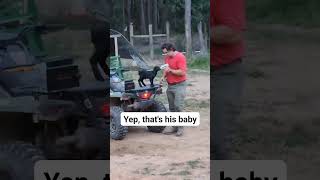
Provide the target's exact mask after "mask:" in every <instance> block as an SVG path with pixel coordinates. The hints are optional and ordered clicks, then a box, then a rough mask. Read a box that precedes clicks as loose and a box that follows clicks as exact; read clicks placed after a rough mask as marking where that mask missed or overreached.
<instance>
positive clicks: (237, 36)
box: [212, 25, 243, 45]
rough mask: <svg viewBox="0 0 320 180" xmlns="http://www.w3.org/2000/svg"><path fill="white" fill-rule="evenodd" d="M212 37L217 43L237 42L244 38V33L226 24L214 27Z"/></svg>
mask: <svg viewBox="0 0 320 180" xmlns="http://www.w3.org/2000/svg"><path fill="white" fill-rule="evenodd" d="M212 39H213V40H212V41H213V43H214V44H216V45H228V44H236V43H239V42H241V40H242V39H243V33H242V32H241V31H240V32H239V31H235V30H233V29H232V28H230V27H228V26H226V25H218V26H216V27H214V28H213V29H212Z"/></svg>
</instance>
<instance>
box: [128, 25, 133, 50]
mask: <svg viewBox="0 0 320 180" xmlns="http://www.w3.org/2000/svg"><path fill="white" fill-rule="evenodd" d="M129 29H130V43H131V45H132V46H133V23H130V28H129Z"/></svg>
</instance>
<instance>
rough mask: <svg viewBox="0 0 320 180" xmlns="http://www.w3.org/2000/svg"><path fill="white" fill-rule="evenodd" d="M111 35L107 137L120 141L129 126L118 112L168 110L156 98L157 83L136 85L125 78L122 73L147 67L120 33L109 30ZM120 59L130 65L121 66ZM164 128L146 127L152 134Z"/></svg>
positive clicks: (158, 86)
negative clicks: (108, 129) (123, 122)
mask: <svg viewBox="0 0 320 180" xmlns="http://www.w3.org/2000/svg"><path fill="white" fill-rule="evenodd" d="M110 34H111V39H113V42H112V40H111V49H113V48H112V47H114V52H113V56H111V58H110V62H109V65H110V66H109V67H110V105H111V108H110V110H111V122H110V136H111V138H112V139H115V140H121V139H123V138H124V137H125V136H126V135H127V133H128V127H125V126H122V125H121V119H120V118H121V112H166V111H167V110H166V108H165V106H164V105H163V104H162V103H161V102H160V101H157V100H156V97H157V95H159V94H161V93H162V88H161V86H160V85H157V84H155V85H154V86H150V85H148V86H145V87H139V88H136V87H135V83H134V82H133V80H125V78H124V72H127V71H135V70H137V69H150V68H149V66H148V65H147V63H146V62H145V61H144V60H143V58H142V56H141V55H140V54H139V53H138V52H137V51H136V50H135V49H134V47H133V46H132V45H131V44H130V43H129V41H128V40H127V39H126V38H125V37H124V36H123V35H121V34H120V33H119V32H117V31H115V30H110ZM111 53H112V52H111ZM121 60H123V61H126V62H125V63H126V64H129V65H130V67H124V66H123V65H122V61H121ZM128 61H129V62H128ZM133 65H136V67H134V66H133ZM164 128H165V126H148V130H149V131H151V132H155V133H160V132H162V131H163V129H164Z"/></svg>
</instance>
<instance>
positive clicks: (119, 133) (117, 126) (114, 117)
mask: <svg viewBox="0 0 320 180" xmlns="http://www.w3.org/2000/svg"><path fill="white" fill-rule="evenodd" d="M122 112H123V110H122V108H120V107H119V106H112V107H111V122H110V136H111V138H112V139H115V140H121V139H123V138H124V137H125V136H126V135H127V133H128V127H126V126H122V125H121V113H122Z"/></svg>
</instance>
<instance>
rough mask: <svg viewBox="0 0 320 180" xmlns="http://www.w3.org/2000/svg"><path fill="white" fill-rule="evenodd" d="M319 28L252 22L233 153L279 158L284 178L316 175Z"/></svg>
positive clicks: (298, 179)
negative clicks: (262, 25)
mask: <svg viewBox="0 0 320 180" xmlns="http://www.w3.org/2000/svg"><path fill="white" fill-rule="evenodd" d="M319 33H320V31H319V30H306V29H298V28H293V27H283V26H265V27H260V26H251V27H249V32H248V38H247V39H248V41H247V44H248V56H247V57H246V58H245V65H246V68H247V73H248V74H247V75H248V76H247V79H246V84H245V91H244V97H243V99H244V103H243V105H244V106H243V110H242V113H241V118H240V119H239V125H240V127H239V129H238V130H237V133H238V134H237V139H236V142H235V143H236V144H237V145H238V147H237V148H236V149H235V151H234V154H235V157H237V158H238V159H267V160H268V159H281V160H284V161H285V162H286V163H287V164H288V179H290V180H302V179H305V180H309V179H319V176H320V172H319V166H320V158H319V157H320V156H319V155H320V154H319V152H320V151H319V149H320V141H319V137H320V131H319V127H320V123H319V122H320V121H319V120H320V115H319V111H318V110H319V106H320V85H319V78H318V77H319V67H320V54H319V36H318V35H319Z"/></svg>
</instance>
